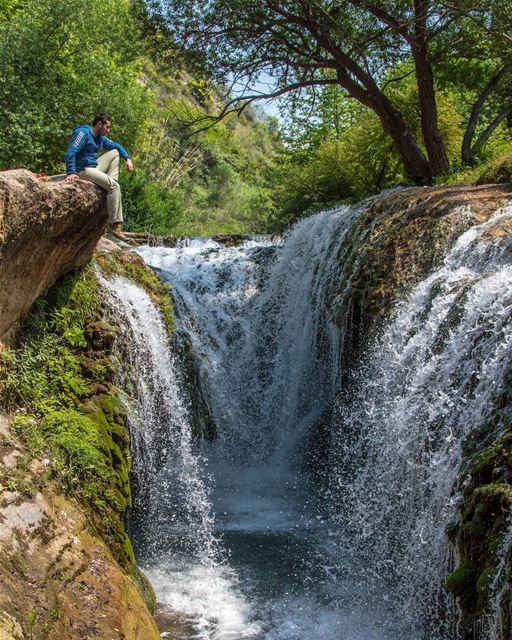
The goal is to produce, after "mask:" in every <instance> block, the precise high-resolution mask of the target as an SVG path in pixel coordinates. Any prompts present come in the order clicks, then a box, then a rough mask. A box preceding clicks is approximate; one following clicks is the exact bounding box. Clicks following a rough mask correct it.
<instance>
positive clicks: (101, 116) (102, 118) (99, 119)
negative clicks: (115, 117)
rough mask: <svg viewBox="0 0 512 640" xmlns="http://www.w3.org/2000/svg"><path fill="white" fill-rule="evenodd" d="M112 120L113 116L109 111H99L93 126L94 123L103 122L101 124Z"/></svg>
mask: <svg viewBox="0 0 512 640" xmlns="http://www.w3.org/2000/svg"><path fill="white" fill-rule="evenodd" d="M107 120H108V122H112V118H111V117H110V116H109V114H108V113H97V114H96V115H95V116H94V120H93V121H92V126H93V127H94V125H96V124H98V122H101V124H105V122H107Z"/></svg>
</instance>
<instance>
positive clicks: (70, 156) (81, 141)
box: [64, 131, 86, 181]
mask: <svg viewBox="0 0 512 640" xmlns="http://www.w3.org/2000/svg"><path fill="white" fill-rule="evenodd" d="M85 138H86V135H85V133H84V132H83V131H78V132H77V133H76V134H75V135H73V136H72V137H71V140H70V141H69V145H68V149H67V151H66V154H65V156H64V157H65V159H66V173H67V174H68V177H69V181H72V180H75V179H76V154H77V153H78V152H79V151H80V149H82V148H83V147H84V145H85ZM71 176H75V177H74V178H71Z"/></svg>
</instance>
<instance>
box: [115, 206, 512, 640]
mask: <svg viewBox="0 0 512 640" xmlns="http://www.w3.org/2000/svg"><path fill="white" fill-rule="evenodd" d="M364 207H365V205H362V206H361V207H342V208H339V209H336V210H333V211H328V212H323V213H321V214H318V215H316V216H312V217H311V218H308V219H305V220H303V221H301V222H299V223H298V224H297V225H296V226H295V227H294V228H293V229H292V230H291V231H290V232H289V233H288V234H287V236H286V237H284V238H283V239H276V238H274V239H272V238H264V237H262V238H255V239H253V240H250V241H246V242H244V243H243V244H241V245H239V246H234V247H233V246H231V247H227V246H224V245H223V244H221V243H218V242H215V241H213V240H210V239H189V240H186V241H181V242H180V243H179V244H178V246H176V247H174V248H165V247H152V248H151V247H141V248H139V249H137V251H138V253H140V254H141V255H142V256H143V257H144V259H145V260H146V262H147V263H148V264H150V265H151V266H152V267H153V268H155V269H156V270H157V272H158V273H159V275H160V276H161V277H162V278H163V279H164V280H167V281H168V282H170V283H171V285H172V287H173V299H174V303H175V307H176V316H177V336H176V344H177V348H178V349H180V348H182V349H185V348H186V349H187V353H189V354H191V356H190V357H192V358H193V359H194V363H195V364H194V366H195V367H196V368H197V380H198V384H199V385H200V387H201V393H202V396H203V397H204V398H205V399H206V406H207V407H208V411H209V412H210V413H211V417H212V418H213V421H214V423H215V425H216V430H217V436H216V438H214V439H213V441H209V440H206V439H205V440H204V441H202V442H200V441H199V440H197V441H193V440H192V438H191V431H190V420H189V410H188V408H187V403H186V401H184V400H183V397H184V395H183V380H182V376H181V373H180V370H179V369H180V366H179V362H178V359H177V357H176V356H175V355H174V354H173V352H172V349H170V348H169V346H168V344H167V340H166V337H165V333H164V331H163V328H162V323H161V320H160V319H159V318H158V314H157V312H156V309H155V307H154V305H153V304H152V302H151V301H150V299H149V298H148V296H147V295H146V294H145V293H144V292H142V291H141V290H140V289H137V288H136V287H133V285H130V284H129V283H128V282H127V281H124V280H122V279H115V280H114V281H113V282H109V283H106V284H105V286H106V287H107V288H108V290H109V292H110V295H111V296H112V299H113V300H114V303H115V305H116V306H117V308H118V309H119V310H120V312H122V313H123V315H126V316H127V317H128V318H129V325H130V330H129V333H130V348H129V349H128V350H127V354H128V355H127V358H128V361H129V365H130V369H131V374H130V377H131V378H132V379H134V378H135V387H136V391H137V393H136V394H135V399H134V400H133V401H132V402H133V412H132V418H131V421H132V437H133V438H134V441H135V457H136V462H135V464H136V467H135V475H136V477H138V478H140V480H139V485H140V486H139V485H137V491H136V494H138V496H139V504H138V505H136V509H135V513H134V518H133V519H134V523H133V532H134V537H135V539H136V540H135V541H136V543H137V544H136V547H137V553H138V557H139V559H140V561H141V563H142V565H143V567H144V568H145V570H146V571H147V573H148V575H149V577H150V578H151V580H152V582H153V584H154V586H155V588H156V591H157V596H158V599H159V601H160V602H161V603H163V605H166V606H167V607H168V609H169V610H172V612H174V613H175V614H176V615H177V616H178V618H179V619H180V620H184V621H185V622H186V623H187V624H188V625H189V628H190V632H189V635H185V636H183V637H186V638H201V639H204V640H230V639H232V640H246V639H251V638H254V639H262V640H263V639H264V640H305V639H307V640H320V639H324V638H333V639H337V638H340V639H343V640H427V639H428V640H458V638H457V633H458V632H457V628H456V624H455V623H454V621H455V620H456V618H457V611H456V609H455V606H454V604H453V602H452V600H451V597H450V596H448V595H447V594H446V591H445V589H444V579H445V578H446V575H447V573H448V572H449V571H451V570H452V569H453V553H452V551H451V550H450V548H449V547H448V544H447V537H446V533H445V529H446V527H447V526H449V525H450V524H451V523H452V521H453V519H454V518H455V517H456V513H457V506H458V504H459V503H460V500H461V496H460V495H459V494H458V493H454V487H455V484H456V480H457V477H458V474H459V472H460V464H461V445H462V443H463V441H464V439H465V438H466V437H467V435H468V434H469V433H471V432H472V431H473V430H474V429H476V428H478V426H479V425H481V424H482V423H483V422H485V420H486V419H487V418H488V417H489V416H490V415H491V414H492V411H493V408H494V406H495V403H496V398H497V397H498V395H499V394H500V391H501V389H502V387H503V384H504V378H505V375H506V372H507V370H510V366H511V362H512V328H511V322H510V318H511V311H512V266H511V262H512V261H511V260H510V251H511V245H510V243H508V244H507V243H505V242H503V241H502V240H501V239H499V238H498V239H496V238H494V236H493V232H492V230H493V229H494V228H496V227H497V226H499V225H500V224H501V223H504V222H506V221H508V220H509V219H510V217H511V214H512V208H511V207H505V208H504V209H502V210H501V211H499V212H498V213H497V214H495V216H494V217H493V219H491V220H489V221H488V222H484V223H482V224H476V225H475V226H473V227H472V228H470V229H469V230H468V231H466V232H465V233H463V234H462V235H461V236H460V237H459V238H458V240H457V241H456V243H455V244H454V246H453V248H452V250H451V251H450V252H449V254H448V255H447V257H446V258H445V260H444V262H443V264H442V265H441V266H440V267H439V268H438V269H437V270H436V271H435V272H434V273H432V274H430V275H429V276H428V277H426V278H425V279H424V280H423V281H422V282H420V283H419V284H418V285H417V286H416V287H415V288H414V290H413V291H411V293H410V294H409V295H408V296H407V298H406V299H405V300H404V301H403V302H402V303H401V304H400V305H399V306H398V307H397V308H396V309H395V311H394V313H393V315H392V317H391V318H390V319H389V320H388V324H387V325H386V326H383V327H382V329H381V332H380V335H379V337H378V338H377V339H376V341H375V342H374V343H373V344H368V345H367V347H366V350H365V353H364V357H363V358H362V361H361V364H360V366H359V367H358V370H357V371H355V372H353V374H352V375H351V376H348V377H347V376H343V375H342V373H343V372H342V370H341V368H342V363H343V353H342V346H343V344H344V338H345V336H344V328H343V326H344V323H343V321H340V318H338V321H337V322H335V321H334V319H333V318H332V317H331V314H330V311H329V308H330V304H331V303H332V301H333V300H334V299H335V298H336V294H337V293H338V292H339V291H340V289H343V287H344V286H345V287H348V286H349V283H343V282H340V281H339V274H340V273H341V271H342V270H341V268H340V265H339V264H338V261H339V255H340V250H341V248H342V247H343V246H345V245H346V244H347V243H349V242H351V241H352V239H353V237H354V235H353V234H354V230H355V227H356V225H357V220H358V217H359V215H360V213H361V211H363V212H364ZM341 320H342V319H341ZM333 407H334V408H333ZM328 409H329V416H330V418H329V420H330V427H331V428H330V440H329V441H327V440H326V441H325V442H324V443H323V445H322V446H325V451H324V454H323V455H324V457H325V458H326V459H327V460H328V465H325V469H324V472H325V475H324V476H323V477H321V478H319V477H318V474H316V473H312V470H311V466H310V464H309V461H308V447H309V444H310V441H309V438H310V436H311V430H312V429H314V428H315V427H316V426H317V425H318V423H319V420H322V419H324V417H325V415H326V410H328ZM503 545H504V546H503V549H502V552H501V553H502V557H503V558H508V557H510V550H509V548H508V545H507V542H506V540H505V541H504V542H503ZM505 563H506V560H503V562H502V564H505ZM504 574H505V568H504V567H502V566H501V565H500V567H499V568H498V572H497V575H496V577H495V580H494V593H495V596H494V597H495V607H494V610H495V612H496V613H495V617H496V619H498V617H499V610H500V598H502V597H503V594H504V593H505V586H504V584H503V578H502V577H503V575H504ZM493 624H494V627H495V628H498V626H499V622H495V623H491V624H490V626H489V629H487V630H485V631H483V635H482V639H484V638H485V640H487V639H488V640H494V638H495V637H497V636H495V635H492V634H493V633H495V632H493V631H492V625H493ZM486 634H487V635H486Z"/></svg>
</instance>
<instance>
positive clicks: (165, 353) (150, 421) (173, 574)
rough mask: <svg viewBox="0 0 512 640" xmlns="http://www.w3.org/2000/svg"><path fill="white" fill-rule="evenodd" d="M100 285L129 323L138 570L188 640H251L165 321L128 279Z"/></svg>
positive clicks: (126, 376)
mask: <svg viewBox="0 0 512 640" xmlns="http://www.w3.org/2000/svg"><path fill="white" fill-rule="evenodd" d="M100 282H101V284H102V286H103V288H104V289H105V290H106V292H107V294H108V296H109V306H110V308H111V310H112V311H113V312H114V313H115V315H116V316H117V317H118V318H119V317H122V318H125V323H126V342H127V344H126V349H125V351H126V353H121V354H120V357H121V358H123V360H124V362H123V366H122V367H121V371H122V372H124V373H122V374H121V375H122V379H121V380H120V382H121V386H123V387H125V388H127V389H128V390H129V392H130V393H129V396H130V397H129V399H128V406H129V417H130V433H131V437H132V445H131V449H132V453H133V460H134V461H133V476H134V478H135V481H136V490H135V505H134V518H133V520H134V524H133V526H132V527H131V529H132V530H131V532H130V533H131V536H132V539H134V541H135V542H136V550H137V551H138V553H137V556H138V561H139V564H141V566H142V568H143V569H144V570H145V571H146V573H147V575H148V577H149V579H150V580H151V582H152V584H153V585H154V586H155V589H156V590H157V592H158V595H159V599H160V600H162V601H164V602H166V603H167V604H168V605H169V607H170V608H171V609H172V610H173V611H174V612H177V613H178V614H179V615H178V618H177V621H178V622H181V623H183V624H184V625H185V626H187V625H188V623H189V621H190V625H191V626H192V627H193V628H194V629H195V630H196V631H197V632H198V634H199V635H195V636H194V637H197V638H210V637H212V636H211V635H210V630H211V627H212V625H213V626H214V627H215V629H216V632H218V634H219V637H222V638H235V637H237V635H235V634H238V632H239V630H240V629H245V630H246V631H247V634H248V635H247V637H254V633H253V625H252V624H251V623H247V622H246V619H247V617H248V616H247V614H246V609H247V606H246V604H245V602H244V600H243V598H242V597H241V596H240V595H239V594H238V593H237V591H236V588H235V582H236V576H235V575H234V573H233V572H232V570H231V569H230V568H229V567H228V566H226V565H225V564H224V563H223V562H222V558H221V557H220V555H219V551H218V542H217V540H216V538H215V535H214V522H213V514H212V511H211V505H210V496H209V490H208V487H207V485H206V482H207V481H208V476H207V474H206V473H205V472H204V470H202V469H201V468H200V466H201V459H200V457H199V456H198V455H197V453H196V452H194V450H193V447H192V433H191V429H190V422H189V416H188V411H187V407H186V405H185V402H184V399H183V393H182V381H181V379H180V376H179V367H178V364H177V362H176V359H175V356H174V354H173V353H172V351H171V349H170V346H169V344H168V338H167V334H166V331H165V328H164V323H163V319H162V317H161V314H160V312H159V310H158V308H157V307H156V305H155V304H154V303H153V301H152V300H151V298H150V297H149V295H148V294H147V293H146V292H145V291H144V290H143V289H141V288H139V287H137V286H136V285H134V284H133V283H132V282H131V281H129V280H126V279H125V278H119V277H116V278H113V279H112V280H108V279H106V278H103V277H100ZM212 620H214V621H215V622H214V623H212ZM203 632H204V633H203ZM201 634H202V635H201ZM251 634H252V635H251Z"/></svg>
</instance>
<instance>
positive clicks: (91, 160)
mask: <svg viewBox="0 0 512 640" xmlns="http://www.w3.org/2000/svg"><path fill="white" fill-rule="evenodd" d="M102 149H107V150H108V151H110V150H111V149H117V150H118V151H119V155H120V156H121V158H122V159H123V160H127V159H128V158H129V157H130V156H129V155H128V153H127V151H126V149H125V148H124V147H122V146H121V145H120V144H117V142H113V141H112V140H110V138H107V137H106V136H95V135H94V132H93V130H92V127H90V126H89V125H88V124H82V125H80V126H79V127H76V128H75V129H74V130H73V135H72V136H71V141H70V143H69V146H68V150H67V151H66V155H65V156H64V157H65V158H66V173H67V174H68V175H69V174H70V173H77V172H78V171H83V170H84V169H85V167H96V166H97V164H98V152H99V151H101V150H102Z"/></svg>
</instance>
